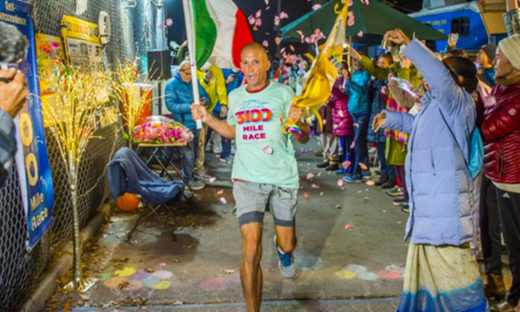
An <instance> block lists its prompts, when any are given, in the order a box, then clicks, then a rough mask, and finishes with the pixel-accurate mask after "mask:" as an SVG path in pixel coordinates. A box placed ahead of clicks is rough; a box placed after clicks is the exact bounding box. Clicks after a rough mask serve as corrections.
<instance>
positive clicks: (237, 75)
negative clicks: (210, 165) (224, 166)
mask: <svg viewBox="0 0 520 312" xmlns="http://www.w3.org/2000/svg"><path fill="white" fill-rule="evenodd" d="M222 73H223V74H224V79H226V92H227V94H228V95H229V93H230V92H231V91H233V90H235V89H236V88H238V87H240V86H241V85H242V82H243V81H244V75H243V74H242V73H241V72H239V71H237V70H231V69H225V68H223V69H222ZM227 114H228V107H227V106H223V107H222V108H221V111H220V119H221V120H224V119H226V118H227ZM220 137H221V145H222V152H221V154H220V158H219V160H220V161H222V162H225V163H228V164H231V163H232V162H233V161H232V159H231V145H232V144H233V140H231V139H228V138H226V137H223V136H220Z"/></svg>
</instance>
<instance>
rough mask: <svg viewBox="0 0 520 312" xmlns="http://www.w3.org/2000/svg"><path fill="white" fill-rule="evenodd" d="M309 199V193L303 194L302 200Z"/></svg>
mask: <svg viewBox="0 0 520 312" xmlns="http://www.w3.org/2000/svg"><path fill="white" fill-rule="evenodd" d="M310 197H311V195H309V193H307V192H304V193H303V198H305V199H309V198H310Z"/></svg>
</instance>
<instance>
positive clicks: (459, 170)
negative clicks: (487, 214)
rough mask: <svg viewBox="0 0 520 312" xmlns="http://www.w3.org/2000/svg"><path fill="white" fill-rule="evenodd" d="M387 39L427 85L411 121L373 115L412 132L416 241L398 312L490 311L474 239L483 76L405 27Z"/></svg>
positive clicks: (409, 159)
mask: <svg viewBox="0 0 520 312" xmlns="http://www.w3.org/2000/svg"><path fill="white" fill-rule="evenodd" d="M384 40H387V41H390V42H393V43H394V44H396V45H404V46H405V49H404V50H403V55H404V56H406V57H407V58H408V59H410V60H411V61H412V63H413V64H414V65H415V66H416V67H417V69H418V70H419V72H420V73H421V74H422V76H423V77H424V79H425V81H426V82H427V83H428V85H429V91H427V92H425V94H424V95H423V97H422V98H421V102H422V105H423V106H422V109H421V111H420V112H419V113H418V114H417V115H415V116H413V115H410V114H408V113H404V112H389V111H385V112H383V113H380V114H378V115H376V116H375V117H374V122H373V124H372V127H373V128H374V131H377V130H379V129H380V128H382V127H384V128H390V129H395V130H399V131H402V132H405V133H408V134H409V140H408V154H407V156H406V163H405V172H406V181H407V188H408V192H409V206H410V217H409V219H408V223H407V225H406V234H405V239H408V238H411V241H410V244H409V248H408V256H407V260H406V269H405V275H404V285H403V293H402V296H401V300H400V303H399V307H398V311H410V312H412V311H428V312H440V311H458V312H462V311H466V312H469V311H472V312H479V311H487V301H486V298H485V296H484V290H483V284H482V278H481V276H480V273H479V267H478V264H477V262H476V261H475V260H474V259H473V257H472V255H471V250H470V247H469V243H470V241H472V240H473V226H474V224H473V223H474V222H478V220H474V210H475V207H476V205H475V202H474V201H475V197H474V195H473V192H474V184H473V179H472V177H471V175H470V172H469V169H468V167H467V165H466V164H467V163H468V161H469V159H468V158H469V145H470V144H469V142H470V135H471V133H472V131H473V130H474V128H475V116H476V113H475V104H474V100H473V98H472V97H471V95H470V94H471V93H473V92H474V91H475V89H476V86H477V82H478V81H477V77H476V76H477V70H476V68H475V65H474V64H473V63H472V62H471V61H470V60H469V59H466V58H462V57H450V58H447V59H445V60H443V61H442V62H441V61H440V60H439V59H437V57H436V56H435V54H434V53H433V52H432V51H430V50H429V49H428V48H427V47H426V46H425V45H424V44H423V43H421V42H420V41H418V40H416V39H413V40H410V38H408V37H407V36H406V35H405V34H404V32H403V31H402V30H400V29H396V30H392V31H389V32H387V33H386V34H385V37H384Z"/></svg>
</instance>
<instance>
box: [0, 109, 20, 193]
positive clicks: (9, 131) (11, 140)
mask: <svg viewBox="0 0 520 312" xmlns="http://www.w3.org/2000/svg"><path fill="white" fill-rule="evenodd" d="M15 152H16V140H15V136H14V124H13V120H12V119H11V116H10V115H9V114H8V113H7V112H6V111H4V110H1V109H0V187H1V186H2V185H4V183H5V180H7V176H8V175H9V173H10V172H11V169H12V166H13V163H14V153H15Z"/></svg>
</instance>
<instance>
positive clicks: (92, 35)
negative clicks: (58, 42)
mask: <svg viewBox="0 0 520 312" xmlns="http://www.w3.org/2000/svg"><path fill="white" fill-rule="evenodd" d="M61 24H62V26H63V27H62V30H61V34H62V36H63V41H64V43H65V52H66V54H67V60H68V62H69V64H70V65H71V66H72V67H84V68H87V67H90V68H92V67H93V66H94V68H95V69H100V70H101V69H102V68H103V53H102V52H103V49H102V47H101V42H100V41H99V36H98V34H99V30H98V25H97V24H94V23H90V22H87V21H84V20H82V19H79V18H77V17H72V16H68V15H64V16H63V19H62V21H61Z"/></svg>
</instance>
